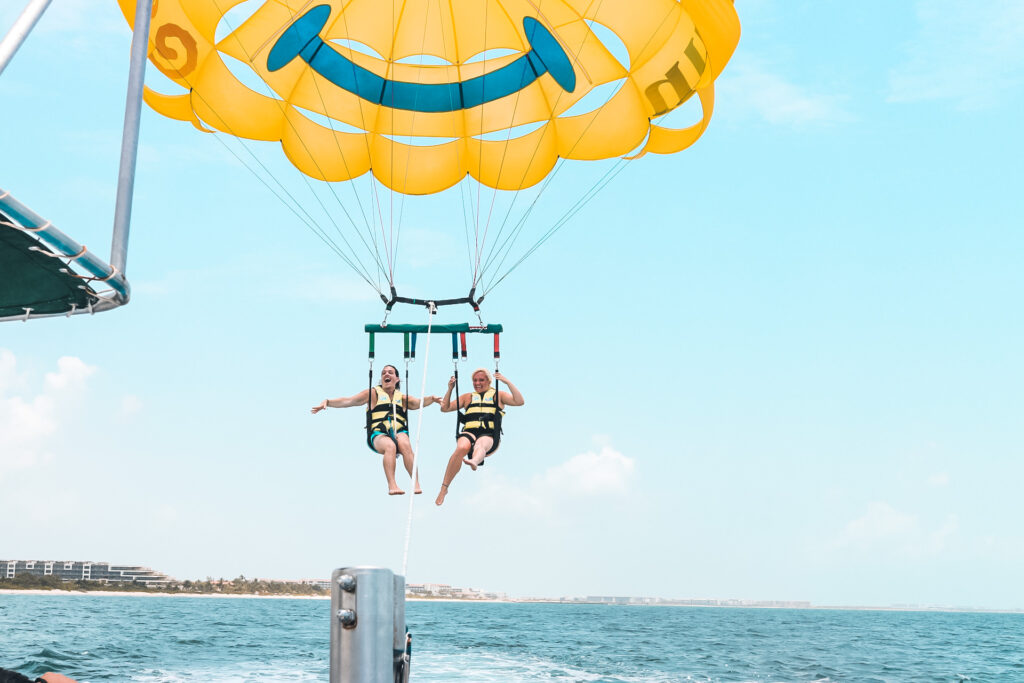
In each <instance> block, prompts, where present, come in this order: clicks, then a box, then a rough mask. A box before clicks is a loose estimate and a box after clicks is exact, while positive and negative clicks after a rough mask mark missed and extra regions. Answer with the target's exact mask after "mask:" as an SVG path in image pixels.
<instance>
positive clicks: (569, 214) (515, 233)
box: [481, 0, 671, 298]
mask: <svg viewBox="0 0 1024 683" xmlns="http://www.w3.org/2000/svg"><path fill="white" fill-rule="evenodd" d="M601 3H602V4H603V0H601ZM670 16H671V12H670V11H669V12H666V14H665V16H664V17H662V20H661V23H660V24H659V25H658V28H657V29H656V30H655V31H654V32H652V33H651V35H650V36H648V38H647V41H646V42H645V43H644V45H643V47H642V48H641V50H640V51H641V52H643V51H644V50H646V49H647V47H648V45H650V42H651V40H653V39H654V36H655V35H657V34H658V33H659V32H660V31H661V30H662V29H663V28H664V26H665V22H666V21H667V20H668V18H669V17H670ZM580 48H581V49H582V45H581V46H580ZM561 95H562V94H561V93H559V97H561ZM612 97H614V93H612V94H610V95H609V97H608V99H607V100H605V104H607V103H608V102H610V101H611V98H612ZM556 105H557V100H556ZM602 106H603V105H602ZM596 111H597V112H598V113H595V114H594V116H592V117H591V119H590V121H589V122H588V123H587V125H586V126H585V127H584V129H583V131H582V132H581V133H580V135H579V137H578V138H577V139H576V142H574V143H573V146H572V147H571V148H570V149H569V153H568V154H567V155H566V156H570V155H571V154H572V152H573V151H574V150H575V149H576V147H577V146H579V144H580V142H581V141H582V140H583V138H584V137H585V136H586V134H587V132H588V131H589V130H590V127H591V126H593V125H594V122H595V121H597V117H598V116H599V115H600V113H599V112H600V111H601V108H598V109H597V110H596ZM538 149H539V143H538ZM535 154H536V151H535ZM633 158H635V157H629V158H627V159H626V161H631V160H632V159H633ZM622 162H623V160H622V159H618V160H616V163H615V165H614V166H613V168H612V169H610V170H609V171H606V172H605V174H604V175H602V176H601V177H600V178H599V179H598V180H597V182H595V183H594V184H593V185H592V186H591V187H590V188H589V189H588V190H587V191H586V192H584V194H583V195H582V196H581V197H580V199H578V200H577V201H576V202H575V203H574V204H573V206H571V207H570V208H569V209H568V210H567V211H566V213H565V214H564V215H563V216H562V217H561V218H560V219H559V220H558V221H556V222H555V223H554V224H553V225H552V227H551V228H549V229H548V230H547V231H546V232H545V233H544V235H542V236H541V237H540V238H539V239H538V240H537V241H536V242H535V243H534V244H533V245H532V246H531V247H530V248H529V249H528V250H527V251H526V253H525V254H524V255H523V256H522V257H520V258H519V259H518V260H517V261H516V262H515V263H514V264H513V265H512V266H511V267H509V269H508V270H507V271H505V272H504V273H503V274H501V275H500V277H499V276H498V275H497V272H500V271H501V268H502V267H503V266H504V263H505V260H506V259H507V258H508V256H509V255H510V254H511V251H512V247H513V246H514V243H515V242H516V240H518V238H519V235H520V234H521V233H522V230H523V227H524V226H525V225H526V221H527V219H528V218H529V216H530V214H531V213H532V212H533V210H534V208H535V207H536V205H537V202H538V201H539V200H540V197H541V196H542V195H543V194H544V191H545V190H546V189H547V188H548V186H549V185H550V184H551V181H552V180H554V178H555V176H556V175H558V172H559V171H560V170H561V169H562V167H563V166H564V165H565V164H564V159H559V162H558V166H557V168H555V170H553V171H552V172H551V173H549V174H548V176H547V177H546V178H545V179H544V182H543V183H542V185H541V188H540V190H539V191H538V193H537V195H536V196H535V197H534V199H533V201H532V202H531V204H530V207H529V208H528V209H527V211H526V213H525V214H524V215H523V216H522V218H520V219H519V221H518V222H517V224H516V227H515V228H514V229H513V230H512V231H511V234H510V237H511V241H510V242H509V241H508V240H506V242H508V247H507V248H506V249H504V252H503V253H502V255H501V258H500V260H499V261H498V263H497V266H496V267H495V271H496V274H495V275H494V278H495V280H494V282H492V283H490V284H489V285H488V286H487V287H485V288H484V291H483V294H481V298H482V297H484V296H486V295H487V294H488V293H490V292H491V291H492V290H493V289H494V288H495V287H496V286H497V285H498V283H500V282H501V281H502V280H504V279H505V278H506V277H508V275H509V274H510V273H511V272H512V271H513V270H515V269H516V268H517V267H518V266H519V265H520V264H521V263H522V262H523V261H525V260H526V259H527V258H528V257H529V256H530V255H532V254H533V253H534V252H535V251H536V250H537V249H538V248H539V247H540V246H541V245H542V244H543V243H544V242H546V241H547V240H548V239H550V237H551V236H552V235H553V234H554V233H555V232H557V231H558V230H559V229H560V228H561V227H562V226H563V225H565V223H566V222H568V221H569V220H570V219H572V218H573V217H574V216H575V215H576V214H577V213H579V211H580V210H581V209H582V208H583V207H584V206H586V204H588V203H589V202H590V200H591V199H593V197H594V196H595V195H596V193H597V192H598V191H600V190H601V189H603V188H604V187H605V186H607V185H608V183H609V182H611V180H612V179H614V177H615V176H617V175H618V174H619V172H621V170H622V169H623V168H625V166H626V164H625V163H622ZM530 163H531V165H532V163H533V161H532V159H531V161H530ZM609 173H610V174H611V175H610V177H609ZM517 198H518V196H517ZM513 204H514V201H513ZM511 210H512V206H510V207H509V211H508V213H506V216H505V220H506V221H507V220H508V216H509V215H510V214H511ZM502 230H504V222H503V224H502ZM500 232H501V231H499V234H500ZM502 248H504V244H503V245H502ZM492 253H493V252H492ZM492 262H493V260H489V261H488V263H487V264H485V266H484V269H485V270H487V268H488V267H489V266H490V264H491V263H492Z"/></svg>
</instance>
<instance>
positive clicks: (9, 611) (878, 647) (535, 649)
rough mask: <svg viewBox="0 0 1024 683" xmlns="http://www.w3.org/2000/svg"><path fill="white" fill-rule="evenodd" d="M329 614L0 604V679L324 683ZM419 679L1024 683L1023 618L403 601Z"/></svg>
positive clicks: (174, 605)
mask: <svg viewBox="0 0 1024 683" xmlns="http://www.w3.org/2000/svg"><path fill="white" fill-rule="evenodd" d="M329 605H330V603H329V602H327V601H325V600H261V599H228V598H173V597H166V598H165V597H152V596H138V597H136V596H132V597H117V596H104V595H75V596H50V595H0V666H2V667H6V668H13V669H17V670H19V671H21V672H22V673H25V674H28V675H30V676H35V675H38V674H40V673H43V672H44V671H50V670H54V671H60V672H63V673H66V674H68V675H71V676H73V677H75V678H77V679H78V680H79V681H82V682H83V683H89V682H93V681H146V682H150V683H157V682H159V683H172V682H175V683H176V682H184V681H189V682H192V681H202V682H203V683H242V682H244V681H262V682H269V681H281V682H286V681H287V682H290V681H327V678H328V669H327V649H328V631H329V618H330V616H329V613H330V607H329ZM407 619H408V622H409V626H410V629H411V630H412V632H413V634H414V652H413V670H412V671H413V678H414V680H418V681H481V682H482V681H538V680H544V681H547V680H560V681H601V682H609V683H611V682H615V681H706V682H712V681H713V682H715V683H746V682H755V681H756V682H758V683H804V682H807V681H830V682H831V681H864V682H869V681H870V682H883V681H884V682H887V683H914V682H918V681H920V682H921V683H926V682H927V683H934V682H938V681H954V682H955V681H991V682H993V683H997V682H998V683H1008V682H1009V683H1012V682H1014V681H1021V682H1024V615H1021V614H970V613H936V612H868V611H843V610H758V609H701V608H681V607H625V606H591V605H545V604H473V603H439V602H419V603H409V605H408V607H407Z"/></svg>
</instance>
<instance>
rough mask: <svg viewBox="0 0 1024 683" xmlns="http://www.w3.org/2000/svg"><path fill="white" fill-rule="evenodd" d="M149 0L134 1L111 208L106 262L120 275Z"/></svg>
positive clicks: (124, 259)
mask: <svg viewBox="0 0 1024 683" xmlns="http://www.w3.org/2000/svg"><path fill="white" fill-rule="evenodd" d="M152 13H153V0H138V2H137V3H136V5H135V25H134V28H133V29H132V53H131V54H132V57H131V65H130V66H129V67H128V94H127V96H126V98H125V107H124V132H123V133H122V135H121V164H120V167H119V168H118V172H117V203H116V205H115V207H114V235H113V238H112V240H111V243H110V265H112V266H113V267H114V268H115V269H116V270H117V272H119V273H121V274H124V271H125V265H126V264H127V261H128V228H129V226H130V225H131V220H132V194H133V193H134V191H135V160H136V158H137V157H138V150H139V121H140V119H141V117H142V91H143V85H144V81H145V77H146V55H147V52H148V50H149V22H150V18H151V17H152Z"/></svg>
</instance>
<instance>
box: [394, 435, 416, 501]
mask: <svg viewBox="0 0 1024 683" xmlns="http://www.w3.org/2000/svg"><path fill="white" fill-rule="evenodd" d="M396 438H397V439H398V452H399V453H401V454H402V464H403V465H405V471H406V472H408V473H409V476H410V477H411V476H412V465H413V459H414V457H415V456H414V455H413V452H412V443H411V442H410V441H409V435H408V434H399V435H398V436H397V437H396ZM413 493H423V490H422V489H421V488H420V473H419V472H417V473H416V490H415V491H413Z"/></svg>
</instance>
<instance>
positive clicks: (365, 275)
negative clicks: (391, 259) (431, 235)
mask: <svg viewBox="0 0 1024 683" xmlns="http://www.w3.org/2000/svg"><path fill="white" fill-rule="evenodd" d="M214 6H215V7H216V8H217V10H218V11H219V12H220V13H221V16H222V17H223V16H224V12H223V10H222V8H221V7H220V5H219V3H218V2H217V0H214ZM224 21H225V23H226V24H227V25H228V27H229V28H230V29H231V31H232V33H234V31H235V28H234V27H233V26H231V24H230V22H228V21H227V19H224ZM236 42H237V43H238V45H239V47H240V48H241V49H242V51H243V52H245V54H246V56H247V57H248V58H249V60H250V61H252V57H251V55H249V54H248V52H247V51H246V50H245V48H244V46H243V45H242V44H241V41H236ZM175 71H176V72H177V73H178V74H179V76H181V77H183V75H182V74H181V71H180V70H178V69H177V68H175ZM190 94H191V95H192V96H198V97H199V99H200V100H201V101H202V102H203V104H204V105H206V107H207V108H208V109H209V110H210V111H211V112H212V113H213V114H214V115H215V116H216V117H217V118H218V119H219V120H220V122H221V123H222V124H223V125H224V127H225V128H227V130H228V133H229V134H230V135H231V136H232V137H233V138H235V139H236V140H238V142H239V144H240V145H241V146H242V148H243V149H245V150H246V152H247V153H248V154H249V156H251V157H252V158H253V160H254V161H255V162H256V163H257V164H259V166H260V168H262V169H263V171H264V172H265V173H266V174H267V175H268V176H269V177H270V178H271V179H272V180H273V181H274V182H275V183H276V184H277V185H278V187H280V188H281V191H282V192H283V193H284V194H286V195H287V196H288V198H289V199H290V200H291V201H292V202H294V204H295V206H297V207H298V208H299V210H300V211H301V212H302V213H303V214H305V216H306V219H308V220H304V219H302V217H301V216H299V215H298V212H297V211H296V210H295V209H294V208H293V207H291V206H290V205H288V203H287V202H285V201H284V200H283V199H282V197H281V196H280V195H279V194H278V193H277V192H274V190H273V189H272V188H271V187H270V185H269V184H268V183H267V182H266V181H265V180H264V179H263V178H262V177H260V175H259V174H258V173H256V172H255V171H254V170H253V168H252V167H250V166H249V165H248V164H246V163H245V162H244V161H243V160H242V159H241V158H240V157H239V156H238V155H237V154H236V153H235V152H234V151H233V150H231V148H230V147H228V146H227V144H226V143H224V141H223V140H220V136H217V135H215V136H214V137H216V138H217V139H218V140H219V141H220V142H221V143H222V144H224V146H225V148H226V149H228V151H229V152H231V153H232V155H233V156H234V157H235V158H236V159H238V161H239V162H241V163H242V165H243V166H245V167H246V169H247V170H249V171H250V172H251V173H253V175H254V176H256V178H257V179H258V180H260V181H261V182H262V183H263V185H264V186H266V187H267V188H268V189H270V190H271V192H272V194H274V196H275V197H277V198H278V200H280V201H282V203H284V204H285V206H287V207H288V208H289V209H290V210H291V211H292V213H295V214H296V216H297V217H299V218H300V221H302V222H303V223H304V224H305V225H306V226H307V227H308V228H310V230H311V231H313V233H314V234H316V235H317V236H318V237H319V238H320V239H321V241H323V242H324V243H325V244H327V245H328V247H330V248H331V249H332V250H333V251H334V252H335V253H336V254H337V255H338V256H339V257H341V259H342V260H343V261H344V262H345V263H346V264H347V265H348V266H349V267H350V268H351V269H352V270H353V271H354V272H355V273H356V274H357V275H359V276H360V277H361V278H362V279H363V280H364V281H365V282H366V283H367V284H369V285H370V286H371V287H372V288H373V289H374V290H375V291H377V293H378V294H381V295H382V296H383V293H382V292H381V288H380V286H379V284H377V285H374V283H373V282H372V280H371V278H370V275H369V272H368V271H367V269H366V266H365V265H364V264H363V263H362V260H361V259H360V258H359V256H358V254H357V253H356V250H355V249H354V248H353V247H352V245H351V243H349V241H348V239H347V238H346V237H345V235H344V233H343V232H342V230H341V228H340V226H338V224H337V223H336V222H335V221H334V219H333V217H331V213H330V212H329V211H328V210H327V208H326V207H325V206H324V205H323V202H322V201H321V200H320V197H319V195H318V194H317V193H316V192H315V191H314V190H313V189H312V186H311V185H310V184H309V180H308V178H307V177H304V182H305V184H306V186H307V188H308V189H309V190H310V193H311V194H312V195H313V196H314V198H315V199H316V200H317V203H318V204H319V205H320V207H321V208H322V209H323V210H324V213H325V214H327V216H328V218H330V220H331V222H332V223H333V224H334V228H335V231H336V232H337V233H338V236H339V237H340V238H341V239H342V241H343V242H344V243H345V246H346V247H348V249H349V251H350V252H351V256H349V255H347V254H344V253H343V251H342V250H341V249H340V247H338V245H337V243H336V242H334V240H333V239H331V237H330V236H329V235H328V234H327V231H326V230H324V229H323V227H322V226H321V225H320V224H319V222H318V221H317V220H316V219H314V218H313V217H312V216H311V215H310V214H309V212H308V211H306V210H305V208H304V207H303V205H302V203H301V202H299V201H298V200H297V199H295V197H294V196H293V195H292V194H291V192H289V191H288V190H287V188H285V186H284V185H283V184H282V183H281V181H280V180H279V179H278V178H277V176H276V175H275V174H274V173H273V172H272V171H270V169H268V168H267V166H266V165H265V164H264V163H263V162H262V161H261V160H260V158H259V157H258V156H257V155H256V154H255V153H254V152H253V151H252V150H251V149H250V148H249V145H247V144H246V143H245V141H244V138H242V136H240V135H238V134H237V133H235V132H234V130H233V129H232V127H231V124H230V123H229V122H228V121H227V120H225V119H224V117H222V116H221V115H220V114H219V113H218V112H217V110H216V108H215V107H213V106H212V105H211V104H210V102H208V101H207V100H206V99H205V98H204V97H203V96H202V94H201V93H199V92H197V91H196V90H195V89H193V90H191V92H190ZM321 97H322V96H321ZM275 102H276V103H277V106H278V107H279V108H280V109H281V110H282V112H284V107H283V103H282V102H281V101H280V100H276V99H275ZM286 118H287V117H286ZM289 126H290V127H291V128H292V131H293V132H294V133H295V135H296V138H297V139H298V140H299V142H300V144H302V146H303V148H304V149H305V151H306V153H307V154H308V155H309V156H310V159H311V160H312V161H313V163H314V164H315V165H317V170H318V171H319V172H320V174H321V176H322V177H326V176H325V175H324V174H323V171H322V170H321V169H320V168H319V165H318V164H316V160H315V158H314V157H313V155H312V154H311V152H310V150H309V149H308V147H306V144H305V141H304V140H302V137H301V136H300V135H299V134H298V131H297V130H295V128H294V124H292V123H291V122H290V121H289ZM301 175H303V176H305V174H301ZM330 185H331V184H330V183H328V186H330ZM331 192H332V194H334V196H335V200H336V201H337V202H338V205H339V206H340V207H341V209H342V211H343V212H344V214H345V216H346V217H347V218H348V220H349V222H350V223H351V224H352V227H353V229H354V230H355V231H356V234H357V235H360V240H361V241H363V245H364V246H366V247H367V249H368V250H369V247H368V245H366V242H365V240H363V238H362V236H361V234H360V233H359V229H358V227H357V226H356V223H355V221H354V219H353V218H352V216H351V215H350V214H349V212H348V210H347V209H346V208H345V206H344V204H343V203H342V202H341V200H340V198H338V197H337V194H336V193H334V190H333V188H331ZM375 260H376V261H377V267H378V269H382V268H383V265H382V264H381V263H380V259H379V254H378V255H377V258H376V259H375ZM353 261H354V262H355V263H353ZM356 264H358V266H357V265H356Z"/></svg>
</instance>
